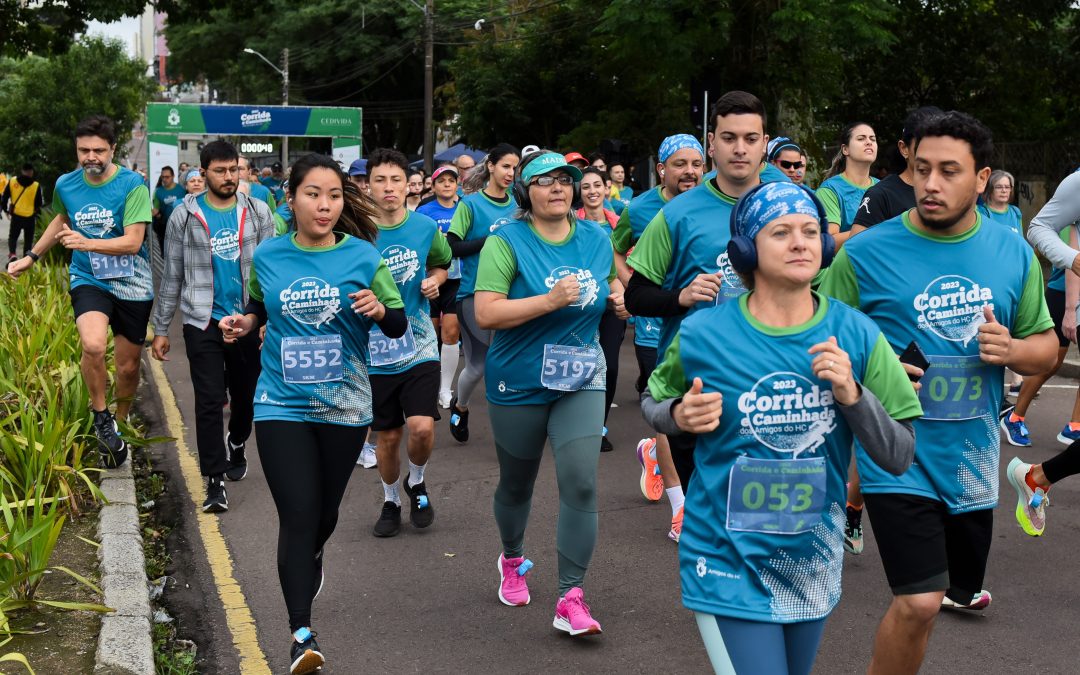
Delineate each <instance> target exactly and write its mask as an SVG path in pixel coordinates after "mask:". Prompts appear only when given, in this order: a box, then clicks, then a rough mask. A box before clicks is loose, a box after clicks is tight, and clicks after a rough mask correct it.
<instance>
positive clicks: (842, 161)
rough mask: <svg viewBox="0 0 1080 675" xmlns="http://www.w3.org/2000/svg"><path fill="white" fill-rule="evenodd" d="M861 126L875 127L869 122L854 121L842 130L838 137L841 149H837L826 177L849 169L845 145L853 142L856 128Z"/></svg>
mask: <svg viewBox="0 0 1080 675" xmlns="http://www.w3.org/2000/svg"><path fill="white" fill-rule="evenodd" d="M861 126H867V127H870V128H871V129H873V128H874V127H872V126H870V124H869V123H868V122H852V123H851V124H849V125H847V126H846V127H844V128H843V129H842V130H841V131H840V137H839V138H838V139H837V140H838V141H840V149H839V150H837V151H836V156H835V157H833V160H832V165H831V166H829V170H828V171H826V172H825V178H832V177H833V176H839V175H840V174H842V173H844V171H845V170H846V169H847V155H845V154H844V146H845V145H850V144H851V135H852V134H854V133H855V129H857V128H858V127H861Z"/></svg>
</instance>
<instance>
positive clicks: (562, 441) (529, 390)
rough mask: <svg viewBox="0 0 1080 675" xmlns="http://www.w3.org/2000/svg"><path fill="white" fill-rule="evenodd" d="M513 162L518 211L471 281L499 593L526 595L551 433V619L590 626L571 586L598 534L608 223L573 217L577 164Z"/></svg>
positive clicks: (613, 302) (609, 283)
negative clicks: (535, 500)
mask: <svg viewBox="0 0 1080 675" xmlns="http://www.w3.org/2000/svg"><path fill="white" fill-rule="evenodd" d="M521 168H522V170H521V172H520V175H519V177H518V179H517V181H516V182H515V183H514V196H515V198H516V201H517V203H518V204H520V207H521V208H520V212H519V213H518V216H519V218H517V219H515V220H514V221H512V222H510V223H508V224H507V225H505V226H503V227H501V228H499V229H498V230H497V231H496V232H495V233H494V236H493V237H492V238H491V239H490V240H489V241H488V242H487V243H486V244H485V245H484V250H483V252H482V254H481V256H480V258H481V260H480V266H479V271H478V272H477V281H476V318H477V323H478V324H479V325H480V326H481V327H482V328H484V329H487V330H492V329H494V330H495V331H496V332H495V338H494V340H493V342H492V345H491V351H490V352H489V355H488V360H489V362H490V368H491V370H490V372H489V376H488V378H487V398H488V415H489V417H490V419H491V428H492V432H493V435H494V438H495V450H496V452H497V454H498V458H499V485H498V487H497V488H496V490H495V522H496V523H497V524H498V526H499V534H500V537H501V538H502V543H503V552H502V554H501V555H500V556H499V561H498V567H499V577H500V581H499V600H501V601H502V602H503V604H506V605H511V606H515V605H516V606H520V605H527V604H528V603H529V601H530V599H531V598H530V596H529V589H528V585H527V583H526V580H525V574H526V573H527V572H528V570H529V568H531V567H532V562H531V561H528V560H526V559H525V557H524V542H525V528H526V526H527V525H528V520H529V510H530V507H531V501H532V491H533V484H534V482H535V481H536V474H537V471H538V470H539V468H540V461H541V459H542V457H543V453H544V445H545V443H546V442H548V441H550V442H551V448H552V454H553V455H554V457H555V473H556V476H557V479H558V484H559V518H558V534H557V545H556V547H557V549H558V553H559V596H560V597H559V601H558V603H557V604H556V607H555V619H554V622H553V625H554V627H555V628H557V629H558V630H561V631H564V632H567V633H569V634H570V635H587V634H595V633H600V632H601V629H600V624H599V623H598V622H597V621H596V620H595V619H593V618H592V614H591V612H590V610H589V606H588V605H587V604H585V600H584V596H583V592H582V585H583V583H584V580H585V574H586V571H587V570H588V567H589V561H590V559H591V558H592V553H593V549H594V548H595V546H596V532H597V516H596V469H597V464H598V460H599V456H600V455H599V452H600V430H601V427H602V426H603V419H604V409H603V406H604V392H603V390H604V378H605V374H604V370H605V364H604V357H603V352H602V351H601V349H600V335H599V327H600V317H601V315H602V314H603V313H604V308H605V306H611V307H613V308H614V309H616V310H620V309H621V308H622V294H621V289H622V286H621V284H619V282H618V281H617V280H616V278H615V266H614V264H613V260H612V255H611V244H610V238H609V235H608V232H607V228H601V227H598V226H597V225H596V224H595V223H592V222H590V221H581V220H577V219H575V218H574V216H573V213H572V210H571V204H572V202H573V200H574V197H576V196H577V192H578V189H579V183H580V180H581V171H579V170H578V169H577V168H576V167H573V166H571V165H570V164H568V163H567V162H565V161H564V160H563V157H562V156H561V155H559V154H557V153H554V152H550V151H541V152H538V153H532V154H530V155H529V156H527V157H526V158H525V160H524V161H523V162H522V167H521ZM605 291H608V292H605ZM605 300H606V301H605ZM523 366H524V367H523ZM529 366H532V367H529Z"/></svg>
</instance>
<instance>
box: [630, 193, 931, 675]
mask: <svg viewBox="0 0 1080 675" xmlns="http://www.w3.org/2000/svg"><path fill="white" fill-rule="evenodd" d="M730 221H731V225H730V230H731V237H732V240H731V244H730V248H729V251H730V260H731V264H732V266H733V267H734V268H735V270H736V271H737V273H738V274H739V275H740V276H741V277H742V278H743V279H744V282H745V285H746V286H747V287H748V288H750V289H752V290H751V291H750V292H749V293H747V294H744V295H742V296H740V297H739V299H738V301H737V302H729V303H725V304H721V305H717V306H713V307H710V308H708V309H705V310H703V311H699V312H697V313H696V314H695V315H694V316H691V317H689V318H688V319H687V320H685V321H684V322H683V323H682V327H681V328H680V329H679V333H678V335H677V336H676V337H675V338H674V340H673V341H672V343H671V346H670V347H669V348H668V350H667V352H666V353H665V354H664V359H663V361H662V363H661V364H660V365H659V366H658V367H657V369H656V371H654V372H653V374H652V377H651V378H650V379H649V389H648V396H647V397H646V398H645V399H644V401H643V409H644V410H645V413H646V418H647V419H648V420H649V421H650V423H651V424H654V425H655V426H656V427H657V428H659V429H662V430H665V431H668V432H669V433H678V432H679V431H680V430H681V431H683V432H686V433H692V434H700V436H698V437H697V438H698V442H697V450H696V453H695V454H696V458H695V459H696V463H697V470H696V471H695V472H694V477H693V482H694V486H693V487H694V489H693V490H691V491H690V492H689V497H688V503H687V507H688V508H687V516H686V523H685V527H684V530H683V537H682V539H681V541H680V544H679V567H680V570H681V577H682V590H683V604H684V605H685V606H686V607H687V608H688V609H690V610H693V611H694V613H695V616H696V618H697V623H698V629H699V630H700V632H701V637H702V640H703V641H704V642H705V647H706V649H707V651H708V653H709V659H710V661H711V662H712V666H713V669H714V670H715V671H716V672H717V673H736V672H738V673H809V672H810V670H811V668H812V666H813V663H814V658H815V657H816V655H817V649H818V644H819V642H820V640H821V635H822V632H823V631H824V628H825V620H826V618H827V617H828V615H829V613H830V612H831V611H832V609H833V607H835V606H836V603H837V602H838V601H839V600H840V590H841V571H842V569H843V555H844V552H843V547H842V546H841V544H840V536H839V535H840V531H841V529H842V528H843V522H844V515H843V513H844V512H843V506H842V505H843V503H844V480H845V479H846V477H847V470H848V464H849V462H850V460H851V445H852V440H853V437H854V438H855V439H857V440H858V441H859V443H860V445H861V447H863V448H864V450H865V451H866V452H868V453H870V456H871V457H872V458H873V460H874V461H875V462H877V463H879V464H880V466H881V467H882V468H883V469H884V470H886V471H888V472H890V473H892V474H900V473H903V472H904V470H905V469H906V468H907V467H908V466H910V464H911V461H912V459H913V457H914V450H915V440H914V434H913V431H912V427H911V423H910V420H912V419H913V418H916V417H918V416H919V415H920V414H921V412H922V411H921V410H920V407H919V402H918V398H917V397H916V395H915V393H914V391H913V390H912V388H911V385H910V383H909V382H908V380H907V377H906V375H905V373H904V369H903V367H902V366H901V365H900V363H899V362H898V361H897V360H896V357H895V356H894V355H893V353H892V350H891V349H890V348H889V343H888V342H886V341H885V338H884V336H883V335H882V334H881V329H880V328H878V327H877V326H876V325H874V323H873V322H872V321H871V320H869V319H868V318H867V317H866V316H865V315H863V314H861V313H859V312H857V311H855V310H852V309H851V308H849V307H847V306H845V305H843V304H841V303H838V302H833V301H830V299H829V298H826V297H825V296H823V295H819V294H817V293H815V292H813V291H811V290H810V282H811V280H812V279H813V278H814V276H815V275H816V274H817V272H818V270H819V269H820V268H821V266H822V265H823V264H824V265H828V263H829V258H831V256H832V250H833V247H834V246H835V245H834V243H833V242H832V240H831V239H832V237H831V236H830V235H829V234H828V233H827V231H826V228H827V227H828V222H827V220H826V219H825V210H824V207H823V206H822V205H821V203H820V202H818V200H817V199H816V198H814V196H813V194H812V193H811V192H810V190H808V189H806V188H803V187H798V186H795V185H791V184H789V183H771V184H767V185H764V186H761V187H759V188H755V189H754V190H752V191H751V192H749V193H747V194H745V195H744V196H743V197H742V198H741V199H740V201H739V203H738V204H737V205H736V207H735V213H734V214H733V215H732V217H731V219H730ZM716 326H724V327H725V329H724V330H723V331H717V330H716V329H715V327H716ZM793 394H794V395H793ZM793 399H794V400H793ZM780 401H782V403H775V404H774V405H779V406H780V408H777V407H773V405H770V402H780ZM722 412H723V414H722ZM792 418H794V419H798V420H807V421H797V422H791V419H792ZM897 420H901V421H897ZM747 430H749V431H751V432H753V433H752V434H751V433H746V432H747ZM793 478H794V479H795V481H797V482H792V479H793Z"/></svg>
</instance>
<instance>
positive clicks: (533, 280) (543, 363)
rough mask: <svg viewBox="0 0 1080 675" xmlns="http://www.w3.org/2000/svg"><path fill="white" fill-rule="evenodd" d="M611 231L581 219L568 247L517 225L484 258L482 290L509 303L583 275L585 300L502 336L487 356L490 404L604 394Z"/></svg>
mask: <svg viewBox="0 0 1080 675" xmlns="http://www.w3.org/2000/svg"><path fill="white" fill-rule="evenodd" d="M607 231H608V228H607V227H603V226H601V225H599V224H597V223H594V222H592V221H589V220H577V221H575V222H574V223H573V224H572V225H571V227H570V234H568V235H567V237H566V239H564V240H563V241H558V242H552V241H548V240H547V239H544V238H543V237H541V236H540V235H539V234H538V233H537V232H536V231H535V230H534V229H533V228H532V227H531V226H530V225H529V224H528V223H525V222H522V221H520V220H515V221H511V222H510V223H509V224H507V225H504V226H503V227H501V228H499V229H498V231H496V232H495V236H493V237H491V238H490V239H488V241H487V242H486V243H485V244H484V250H483V251H482V252H481V254H480V258H481V260H480V270H479V276H478V277H477V282H476V290H478V291H492V292H495V293H503V294H505V295H506V297H507V298H508V299H511V300H514V299H518V298H531V297H533V296H537V295H545V294H547V292H548V291H550V290H551V289H552V288H553V287H554V286H555V284H556V283H558V281H559V280H560V279H562V278H563V277H566V276H570V275H573V276H575V277H577V280H578V283H579V285H580V289H581V294H580V295H579V297H578V300H577V302H575V303H574V304H572V305H568V306H566V307H563V308H562V309H558V310H556V311H554V312H550V313H548V314H544V315H542V316H539V317H537V318H535V319H532V320H530V321H528V322H526V323H524V324H522V325H520V326H516V327H514V328H509V329H502V330H497V331H495V337H494V339H493V340H492V342H491V348H490V349H489V350H488V355H487V370H486V374H485V376H484V380H485V382H486V383H487V399H488V401H489V402H491V403H495V404H498V405H532V404H545V403H550V402H552V401H554V400H556V399H558V398H559V397H561V396H562V395H563V394H565V393H567V392H571V391H578V390H603V389H604V387H605V385H606V373H607V363H606V362H605V361H604V352H603V350H602V349H600V333H599V328H600V317H601V316H602V315H603V313H604V310H605V309H606V308H607V296H608V293H609V286H608V284H609V282H610V280H611V279H613V278H614V260H613V254H612V250H611V242H610V240H609V238H608V233H607Z"/></svg>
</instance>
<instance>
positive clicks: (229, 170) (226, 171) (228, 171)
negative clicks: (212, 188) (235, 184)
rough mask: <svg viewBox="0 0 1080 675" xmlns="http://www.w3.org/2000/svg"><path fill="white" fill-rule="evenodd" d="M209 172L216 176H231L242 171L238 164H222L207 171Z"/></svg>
mask: <svg viewBox="0 0 1080 675" xmlns="http://www.w3.org/2000/svg"><path fill="white" fill-rule="evenodd" d="M207 173H212V174H214V175H215V176H224V175H229V176H231V175H233V174H236V173H240V167H236V166H229V167H224V166H221V167H218V168H216V169H209V170H208V171H207Z"/></svg>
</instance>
